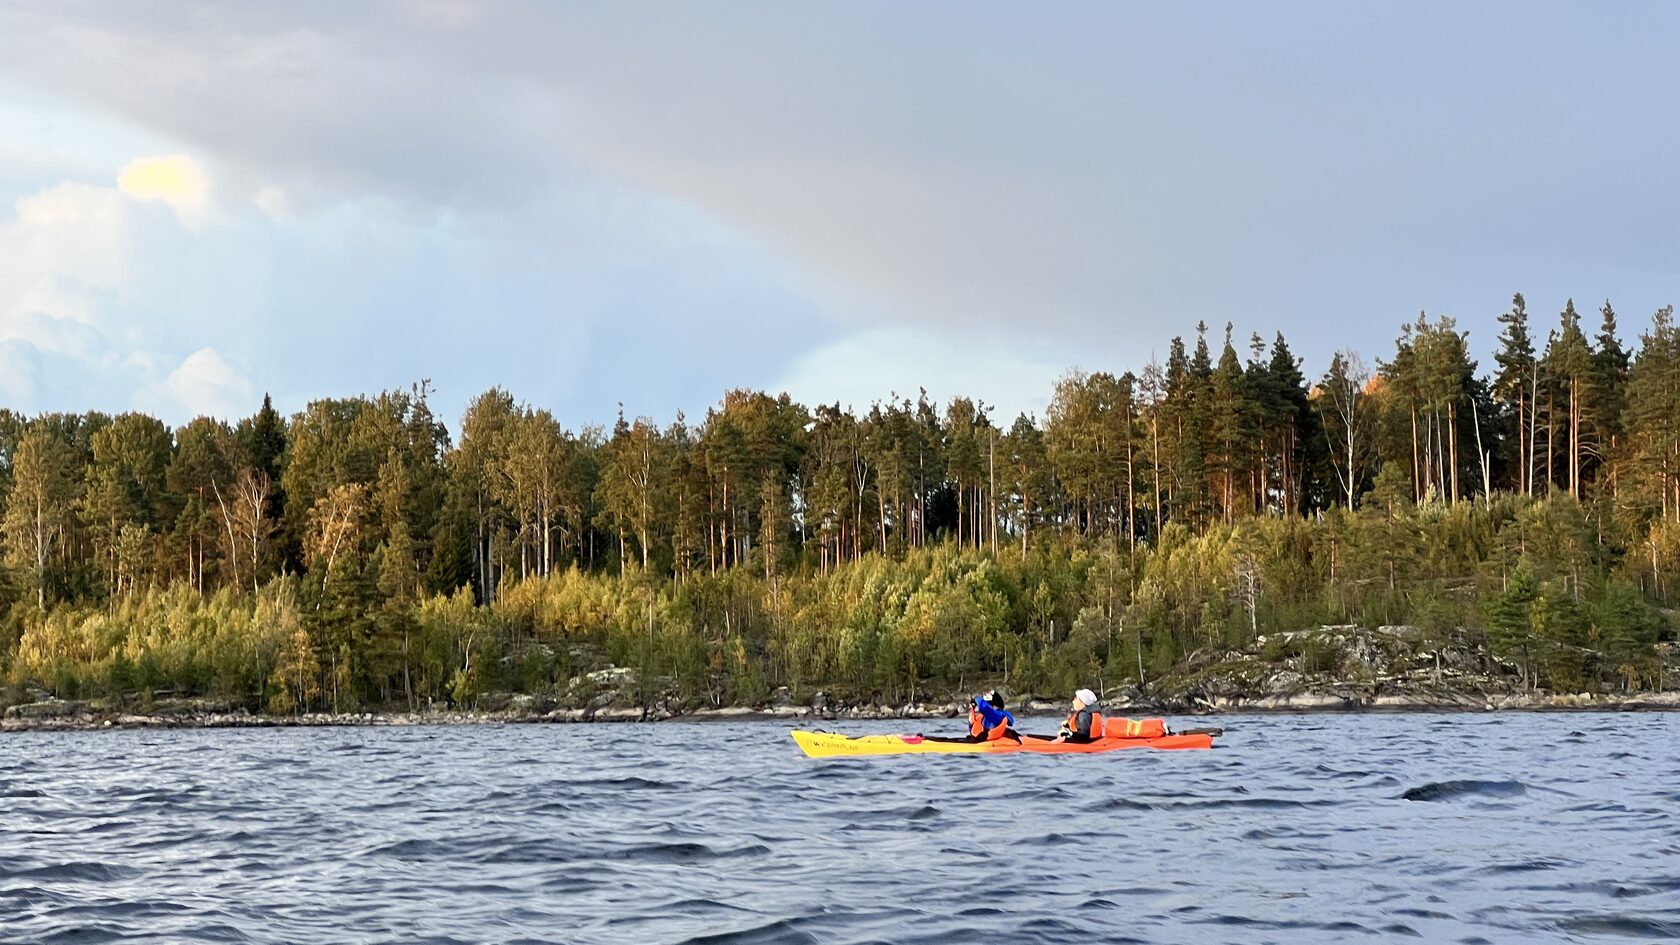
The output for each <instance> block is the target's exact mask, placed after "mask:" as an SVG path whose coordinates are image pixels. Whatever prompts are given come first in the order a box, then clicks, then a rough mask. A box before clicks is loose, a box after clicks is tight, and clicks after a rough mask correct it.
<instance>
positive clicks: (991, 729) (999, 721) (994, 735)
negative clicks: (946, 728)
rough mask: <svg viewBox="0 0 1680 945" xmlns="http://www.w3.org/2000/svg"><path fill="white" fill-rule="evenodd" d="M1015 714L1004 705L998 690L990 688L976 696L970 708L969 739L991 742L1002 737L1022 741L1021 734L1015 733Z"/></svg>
mask: <svg viewBox="0 0 1680 945" xmlns="http://www.w3.org/2000/svg"><path fill="white" fill-rule="evenodd" d="M1014 725H1015V716H1013V715H1011V714H1009V712H1008V711H1007V710H1006V709H1004V707H1003V697H1002V696H999V695H998V694H997V690H995V689H988V690H986V691H985V692H983V693H981V694H980V695H978V696H975V697H974V702H973V703H972V705H971V706H970V708H969V710H968V740H969V741H971V742H989V741H996V740H997V739H1000V738H1012V739H1014V740H1015V741H1020V740H1021V736H1019V735H1017V734H1015V729H1014Z"/></svg>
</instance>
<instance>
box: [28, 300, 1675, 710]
mask: <svg viewBox="0 0 1680 945" xmlns="http://www.w3.org/2000/svg"><path fill="white" fill-rule="evenodd" d="M1595 321H1596V322H1597V327H1596V331H1595V330H1594V328H1593V327H1592V326H1591V325H1590V324H1589V325H1586V326H1584V325H1583V322H1582V318H1581V315H1580V314H1579V313H1578V312H1577V311H1576V308H1575V305H1574V303H1573V302H1572V301H1571V302H1570V303H1568V304H1567V305H1566V306H1565V307H1564V308H1563V310H1562V312H1561V313H1560V314H1558V315H1557V316H1556V317H1555V318H1553V317H1550V316H1548V317H1546V318H1545V319H1544V320H1541V319H1538V318H1535V319H1531V316H1530V314H1529V312H1528V311H1527V307H1526V303H1525V300H1524V299H1523V297H1522V296H1521V295H1518V296H1516V297H1515V298H1514V299H1513V301H1512V305H1511V308H1510V310H1509V311H1507V312H1505V313H1504V314H1502V315H1500V317H1499V323H1500V325H1501V332H1500V334H1499V336H1498V338H1497V340H1496V342H1495V349H1494V351H1493V354H1492V362H1491V365H1490V366H1489V368H1487V369H1483V368H1482V367H1481V366H1480V365H1479V364H1478V361H1477V360H1476V359H1475V358H1474V357H1473V356H1472V352H1471V349H1470V344H1469V337H1468V333H1467V332H1465V331H1463V330H1460V329H1459V327H1458V326H1457V324H1456V323H1455V321H1454V320H1453V319H1451V318H1448V317H1436V318H1429V317H1426V316H1424V315H1420V316H1419V317H1418V318H1417V320H1416V321H1415V322H1412V323H1410V324H1407V325H1405V326H1403V327H1402V328H1401V330H1400V333H1399V337H1398V339H1397V341H1396V343H1395V346H1394V349H1393V350H1392V351H1389V352H1386V353H1385V354H1384V355H1383V356H1381V357H1378V358H1376V359H1374V360H1373V361H1370V362H1368V361H1367V360H1366V359H1365V358H1364V357H1362V356H1361V355H1359V354H1358V353H1355V352H1353V351H1342V352H1340V353H1338V354H1336V355H1335V356H1334V357H1333V358H1332V360H1331V362H1330V363H1329V364H1328V365H1327V366H1325V368H1324V369H1323V371H1322V373H1316V372H1315V373H1314V374H1313V375H1311V376H1309V375H1308V374H1306V373H1304V372H1303V365H1302V362H1301V360H1300V359H1298V358H1297V357H1296V356H1295V355H1294V354H1293V353H1292V352H1291V351H1290V348H1289V346H1288V344H1287V342H1286V341H1285V340H1284V338H1283V336H1282V334H1277V335H1275V336H1273V337H1272V338H1271V339H1270V340H1269V341H1268V340H1267V339H1265V338H1263V337H1262V336H1261V335H1259V334H1255V335H1253V336H1251V337H1250V338H1248V339H1247V340H1246V341H1245V340H1243V339H1241V338H1240V337H1238V336H1237V335H1236V334H1234V329H1233V328H1232V327H1231V326H1229V325H1228V326H1226V327H1225V329H1224V331H1223V333H1222V334H1221V333H1218V332H1210V331H1209V330H1208V329H1207V328H1206V327H1205V326H1198V330H1197V331H1196V333H1195V335H1194V336H1193V337H1191V338H1188V339H1185V338H1175V339H1173V340H1172V341H1171V344H1170V346H1169V349H1168V350H1169V354H1168V356H1167V358H1166V361H1165V363H1164V364H1163V363H1158V362H1151V363H1148V364H1144V365H1139V366H1135V370H1130V371H1126V372H1124V373H1119V374H1115V373H1108V372H1095V373H1086V372H1083V371H1070V372H1069V373H1068V374H1066V375H1065V376H1064V377H1063V378H1061V380H1060V381H1059V382H1058V383H1057V384H1056V387H1055V389H1054V391H1053V392H1052V395H1051V397H1050V401H1049V408H1048V410H1047V411H1046V413H1045V415H1044V416H1042V417H1031V416H1019V417H1014V418H1006V417H997V416H994V415H993V411H992V409H991V408H990V407H988V406H987V405H985V404H984V403H981V402H979V401H976V400H972V399H968V398H962V397H958V398H955V399H953V400H951V401H950V402H948V403H934V402H931V401H930V400H929V399H928V398H927V396H926V395H925V394H923V395H921V396H918V397H916V398H915V399H910V398H907V397H900V396H887V397H884V399H882V400H881V401H879V402H877V403H875V404H873V405H871V406H870V407H869V409H868V410H867V412H863V411H854V410H852V409H845V408H841V407H839V406H837V405H822V404H819V405H816V406H808V405H803V404H799V403H796V402H794V401H792V400H791V399H790V398H789V397H788V396H786V395H781V396H776V395H772V394H769V393H766V392H760V391H754V390H733V391H729V392H727V393H726V394H725V395H724V396H723V398H722V400H721V401H720V402H719V403H718V404H716V405H715V406H713V407H711V408H710V409H708V410H707V411H706V413H705V415H704V417H700V418H695V419H692V420H691V419H690V418H688V417H684V416H682V415H678V416H677V417H675V418H673V419H671V420H670V421H669V422H668V423H661V422H659V421H656V420H654V419H651V418H647V417H634V418H631V417H625V416H622V415H621V416H619V417H617V418H616V420H613V421H612V422H611V423H610V424H608V425H600V426H597V425H578V426H569V425H567V424H566V423H563V422H562V421H561V420H560V419H558V418H556V417H555V416H554V415H553V414H552V413H551V412H550V411H548V410H546V409H543V408H542V407H541V406H540V405H535V404H528V403H524V402H521V401H520V400H518V399H516V398H515V396H514V395H512V394H510V393H508V392H506V391H503V390H501V389H499V388H498V389H492V390H489V391H486V392H485V393H483V394H481V395H480V396H478V397H477V398H476V399H475V400H473V401H472V402H471V404H470V406H468V407H467V409H466V411H465V413H464V415H463V416H461V417H460V418H459V422H458V424H457V425H456V429H457V430H458V431H459V433H458V436H451V434H450V432H449V429H448V428H447V427H446V425H445V423H444V422H442V421H441V420H440V418H439V417H438V416H437V415H436V414H434V412H433V410H432V406H431V401H432V399H433V397H432V391H431V390H430V389H429V386H428V385H427V384H425V383H420V384H417V385H415V386H413V387H412V388H410V389H407V390H398V391H387V392H385V393H381V394H379V395H377V396H356V397H349V398H344V399H324V400H317V401H314V402H312V403H310V404H309V405H308V406H307V407H306V408H305V409H304V410H302V411H301V412H299V413H297V414H295V415H292V416H289V417H287V416H282V415H281V414H279V413H278V412H277V411H276V410H275V409H274V408H273V407H272V406H271V404H270V403H269V401H268V400H267V398H265V399H264V401H263V403H262V405H261V407H260V409H258V410H256V411H255V412H254V413H253V414H252V415H251V416H249V417H247V418H245V419H241V420H238V421H237V422H231V423H230V422H224V421H221V420H216V419H211V418H204V417H201V418H199V419H196V420H193V421H192V422H190V423H187V424H186V425H184V426H181V427H179V428H175V429H171V428H170V427H168V426H167V425H165V424H164V423H162V422H161V421H159V420H158V419H155V418H153V417H150V416H146V415H143V414H139V413H125V414H121V415H118V416H108V415H105V414H100V413H87V414H82V415H73V414H48V415H42V416H34V417H28V416H23V415H20V414H18V413H15V412H12V411H7V410H0V508H3V510H4V517H3V519H0V542H3V557H0V614H3V615H4V616H3V621H0V678H3V681H4V684H5V686H6V687H7V691H8V692H9V693H11V694H12V695H11V698H12V699H13V700H14V701H16V700H18V699H21V698H22V696H21V695H19V694H20V693H22V692H24V691H25V690H26V689H29V688H37V689H43V690H45V691H47V692H50V693H52V694H55V695H58V696H63V697H70V698H90V697H96V696H97V697H113V698H119V699H150V698H152V697H153V696H154V695H155V694H162V693H169V694H174V695H202V696H211V697H216V698H220V699H225V700H227V701H229V702H231V703H235V704H238V705H242V706H246V707H249V708H251V709H252V710H258V711H267V712H273V713H294V712H302V711H350V710H354V709H359V708H363V707H379V708H389V707H444V706H456V707H460V706H470V705H473V704H474V703H475V701H476V700H478V699H479V697H480V696H482V695H483V694H486V693H490V692H509V691H514V692H550V693H557V692H562V691H565V690H567V687H573V688H574V689H575V686H576V684H577V680H578V679H579V678H580V677H581V675H582V674H584V673H586V672H587V671H590V670H594V669H598V668H600V667H604V666H609V665H613V666H620V667H627V668H631V669H634V670H635V671H636V673H637V679H639V680H643V681H645V682H644V683H641V684H639V685H644V686H645V688H646V689H647V690H649V692H651V690H652V689H653V688H654V683H653V682H652V681H653V680H659V681H660V682H659V686H660V687H661V688H662V691H663V692H665V693H666V696H665V697H670V696H669V694H670V693H672V692H674V693H676V694H677V696H676V698H680V699H681V700H683V701H684V702H685V703H686V704H689V705H725V704H755V703H758V702H761V701H762V700H764V699H765V698H766V697H767V695H768V694H769V693H770V692H771V691H772V690H773V689H775V688H776V687H781V686H786V687H788V688H789V689H790V691H792V692H793V693H795V694H796V695H798V696H800V697H804V696H806V695H808V694H810V693H812V692H814V691H817V690H819V689H821V690H826V691H829V692H834V693H846V694H851V695H852V696H853V697H857V698H871V699H883V700H885V699H891V700H898V701H900V702H902V701H903V700H906V699H914V698H918V697H919V694H925V693H929V692H958V691H964V687H972V686H974V685H977V684H979V683H980V682H981V681H993V682H1003V683H1006V684H1007V685H1008V686H1009V687H1010V688H1011V689H1012V690H1014V691H1018V692H1034V691H1036V692H1048V693H1060V692H1061V691H1062V690H1064V689H1068V688H1070V687H1071V686H1073V685H1075V684H1087V681H1089V680H1095V679H1099V678H1100V679H1102V680H1104V685H1107V686H1115V685H1130V686H1136V687H1138V688H1139V689H1140V690H1142V691H1146V692H1147V691H1149V688H1150V687H1151V686H1156V685H1160V684H1161V683H1162V682H1163V681H1166V680H1171V679H1173V678H1174V677H1175V674H1180V673H1182V672H1183V671H1184V670H1185V667H1187V666H1189V665H1192V664H1193V663H1195V662H1197V661H1198V660H1201V661H1204V662H1205V660H1206V658H1207V654H1210V653H1214V654H1217V653H1218V652H1221V651H1222V650H1226V649H1230V648H1235V647H1241V646H1248V645H1253V644H1255V643H1256V642H1258V641H1262V640H1265V639H1267V638H1268V635H1275V634H1278V633H1279V632H1283V631H1291V630H1300V629H1304V628H1313V627H1319V626H1326V625H1358V626H1365V627H1378V626H1393V625H1406V626H1409V627H1414V628H1417V629H1418V631H1419V632H1420V633H1423V634H1425V635H1426V636H1428V635H1435V636H1436V637H1439V638H1443V639H1444V638H1451V639H1452V640H1454V641H1457V642H1458V643H1459V644H1461V645H1464V646H1469V647H1472V648H1474V649H1475V650H1477V651H1478V652H1483V653H1486V654H1487V655H1488V657H1489V658H1491V659H1495V660H1498V661H1500V662H1501V663H1502V664H1503V665H1505V666H1508V667H1510V668H1511V670H1512V672H1514V673H1516V674H1518V675H1519V676H1520V678H1521V679H1522V681H1523V684H1525V685H1529V686H1533V687H1535V688H1550V689H1556V690H1562V691H1571V692H1573V691H1577V690H1579V689H1582V688H1592V689H1595V690H1596V689H1598V688H1600V687H1603V688H1611V687H1613V688H1616V689H1622V690H1640V689H1648V688H1653V687H1659V686H1662V685H1663V679H1662V666H1661V661H1660V660H1659V659H1658V648H1659V646H1660V644H1661V643H1662V642H1664V641H1669V640H1672V639H1673V638H1674V626H1673V623H1672V621H1671V619H1670V611H1669V609H1668V608H1669V607H1670V605H1671V602H1672V600H1671V599H1672V597H1673V595H1674V593H1675V591H1676V589H1677V588H1680V523H1677V519H1680V328H1677V327H1676V326H1675V324H1674V319H1673V309H1672V308H1671V307H1670V308H1664V309H1662V310H1660V311H1658V312H1656V313H1655V314H1654V315H1653V316H1652V317H1651V320H1650V323H1649V325H1648V327H1647V328H1646V329H1645V330H1644V331H1643V332H1642V333H1641V334H1640V335H1639V337H1638V340H1637V344H1635V345H1625V344H1624V343H1623V341H1622V340H1621V339H1620V337H1619V335H1618V328H1617V320H1616V313H1615V312H1614V311H1613V309H1612V308H1611V306H1610V304H1609V303H1608V302H1606V303H1605V304H1604V305H1603V306H1602V308H1601V309H1600V310H1599V312H1598V318H1597V319H1595ZM1210 335H1211V337H1210ZM640 697H641V698H644V699H646V698H651V695H649V694H647V693H644V694H641V696H640Z"/></svg>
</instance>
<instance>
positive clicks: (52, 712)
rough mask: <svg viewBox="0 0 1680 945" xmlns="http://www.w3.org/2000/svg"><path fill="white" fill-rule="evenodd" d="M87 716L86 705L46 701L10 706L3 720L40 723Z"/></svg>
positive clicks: (73, 702) (52, 700) (66, 700)
mask: <svg viewBox="0 0 1680 945" xmlns="http://www.w3.org/2000/svg"><path fill="white" fill-rule="evenodd" d="M87 714H88V707H87V703H85V702H77V701H75V700H74V699H46V700H43V701H41V702H25V703H24V704H22V705H14V706H10V707H8V708H7V709H6V712H5V715H4V718H8V719H17V720H20V721H41V720H45V719H71V718H77V717H79V716H84V715H87Z"/></svg>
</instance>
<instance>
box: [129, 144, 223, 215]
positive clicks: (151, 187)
mask: <svg viewBox="0 0 1680 945" xmlns="http://www.w3.org/2000/svg"><path fill="white" fill-rule="evenodd" d="M117 189H118V190H120V191H122V192H123V193H124V194H127V195H128V196H130V197H132V198H134V199H135V200H140V201H157V202H159V203H163V204H167V205H168V206H169V208H170V209H172V210H174V211H175V212H176V214H177V215H179V217H180V218H181V221H182V222H183V223H185V224H187V225H188V226H196V225H198V223H199V222H201V221H202V220H203V214H204V211H205V208H206V205H207V203H208V201H209V197H210V182H209V178H207V177H206V176H205V174H204V171H203V170H201V169H200V168H199V166H198V163H197V162H195V161H194V160H193V159H192V158H190V157H187V156H185V155H181V154H176V155H171V156H169V157H143V158H135V159H134V160H133V161H130V162H129V164H128V166H127V167H125V168H123V170H122V173H121V174H119V175H117Z"/></svg>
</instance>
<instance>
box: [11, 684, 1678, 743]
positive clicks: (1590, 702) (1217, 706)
mask: <svg viewBox="0 0 1680 945" xmlns="http://www.w3.org/2000/svg"><path fill="white" fill-rule="evenodd" d="M1197 701H1198V702H1199V703H1200V704H1197V705H1172V704H1166V705H1162V704H1154V705H1150V704H1131V705H1122V704H1118V703H1116V704H1112V705H1109V706H1106V707H1105V709H1106V711H1107V713H1109V714H1114V715H1119V714H1125V715H1128V716H1132V717H1139V716H1163V717H1167V718H1169V719H1170V718H1211V717H1223V716H1231V715H1324V714H1337V715H1399V714H1410V713H1458V712H1465V713H1469V712H1476V713H1485V712H1560V713H1575V712H1673V711H1680V692H1657V693H1638V694H1628V695H1618V696H1605V695H1598V696H1594V695H1591V694H1588V693H1559V694H1550V693H1525V694H1517V695H1511V694H1502V695H1473V694H1462V695H1457V696H1417V695H1392V696H1377V697H1374V698H1373V697H1359V696H1339V695H1334V694H1327V693H1302V694H1297V695H1292V696H1266V697H1261V698H1258V699H1254V700H1248V699H1240V698H1238V699H1225V698H1221V699H1218V700H1216V701H1207V700H1197ZM163 709H164V711H156V710H154V712H153V713H151V714H146V713H142V712H138V711H108V710H97V709H94V708H92V707H89V706H86V705H85V704H80V703H70V702H62V701H58V700H54V701H51V702H37V703H27V704H24V705H18V706H12V707H10V708H8V709H7V710H6V711H5V713H4V717H3V718H0V734H10V733H21V732H98V731H116V730H134V729H256V728H349V727H419V726H432V725H446V726H460V725H593V724H614V723H619V724H650V723H665V722H676V723H683V722H687V723H698V724H705V723H711V722H790V723H796V724H797V723H805V724H812V723H823V724H827V723H833V722H863V721H889V720H903V721H945V720H954V719H957V718H959V717H960V715H961V712H960V710H959V707H958V706H957V704H956V703H937V704H928V703H924V704H914V705H907V706H899V707H893V706H884V705H870V706H848V707H845V708H843V709H828V708H813V707H810V706H797V705H780V706H756V707H749V706H726V707H720V708H704V709H695V710H691V711H685V712H672V711H670V710H669V709H666V708H663V707H656V708H654V709H651V710H645V709H642V708H639V707H614V706H606V707H601V708H593V709H552V710H549V711H533V710H528V709H503V710H498V711H485V710H461V711H457V710H438V711H418V712H406V711H399V712H390V711H379V712H346V713H307V714H303V715H291V716H275V715H267V714H256V713H250V712H246V711H243V710H233V711H216V710H210V711H204V710H200V709H196V708H194V707H191V706H166V707H163ZM1012 711H1014V713H1015V714H1016V715H1017V716H1018V717H1020V718H1023V719H1028V718H1030V719H1054V718H1059V717H1060V716H1061V714H1062V709H1061V707H1060V706H1057V705H1053V704H1049V703H1040V702H1032V703H1027V704H1025V705H1023V706H1021V707H1020V708H1018V709H1014V710H1012Z"/></svg>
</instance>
